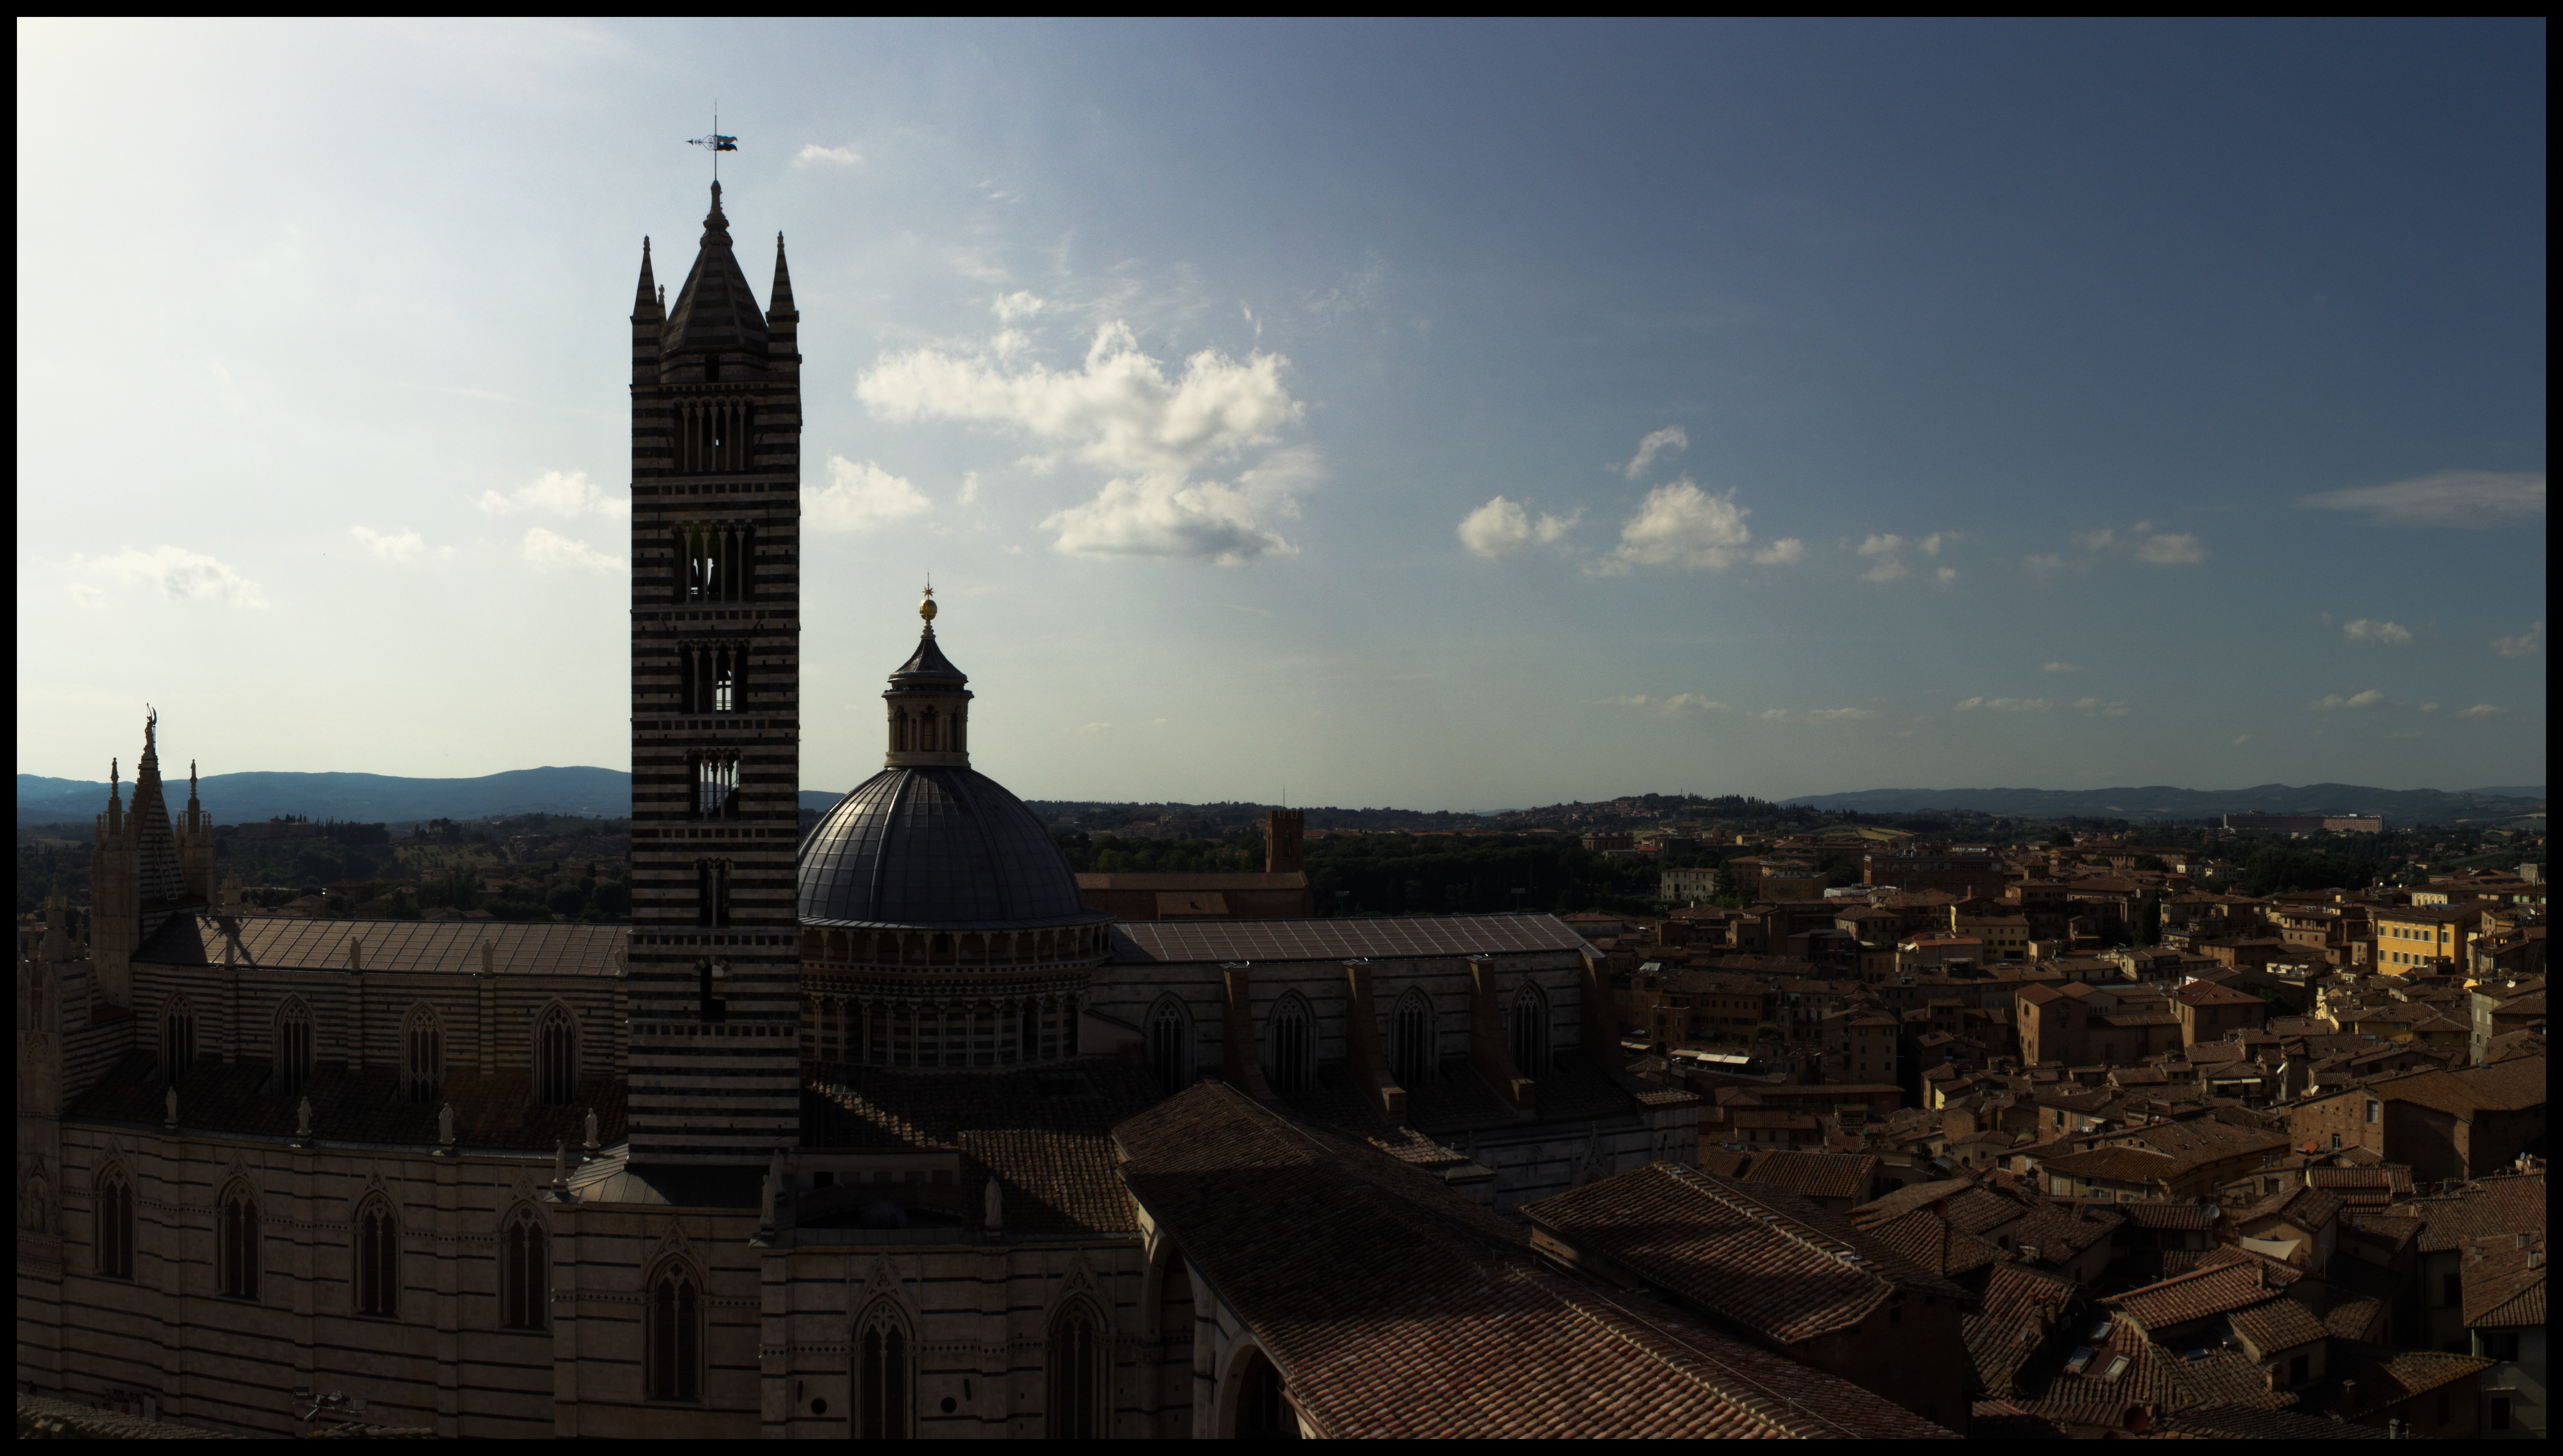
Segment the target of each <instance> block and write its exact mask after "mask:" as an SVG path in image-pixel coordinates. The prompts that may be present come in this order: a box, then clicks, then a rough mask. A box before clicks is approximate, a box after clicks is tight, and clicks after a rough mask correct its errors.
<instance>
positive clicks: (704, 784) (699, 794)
mask: <svg viewBox="0 0 2563 1456" xmlns="http://www.w3.org/2000/svg"><path fill="white" fill-rule="evenodd" d="M693 770H694V788H693V813H694V818H696V819H727V818H729V817H730V816H732V815H735V814H737V813H738V755H737V754H734V753H698V754H695V755H693Z"/></svg>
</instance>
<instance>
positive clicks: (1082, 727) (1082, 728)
mask: <svg viewBox="0 0 2563 1456" xmlns="http://www.w3.org/2000/svg"><path fill="white" fill-rule="evenodd" d="M1111 726H1112V725H1111V724H1109V723H1080V724H1078V725H1077V726H1076V727H1074V728H1071V729H1070V730H1068V731H1069V732H1071V733H1100V732H1102V731H1103V730H1104V729H1106V728H1109V727H1111Z"/></svg>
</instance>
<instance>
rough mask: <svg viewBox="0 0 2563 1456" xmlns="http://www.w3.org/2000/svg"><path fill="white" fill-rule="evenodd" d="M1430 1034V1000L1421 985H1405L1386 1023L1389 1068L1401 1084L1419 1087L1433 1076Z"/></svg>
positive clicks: (1434, 1059)
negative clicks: (1391, 1015)
mask: <svg viewBox="0 0 2563 1456" xmlns="http://www.w3.org/2000/svg"><path fill="white" fill-rule="evenodd" d="M1433 1041H1434V1037H1433V1002H1432V1001H1428V1000H1426V999H1425V996H1424V992H1423V991H1422V989H1420V988H1417V987H1409V988H1407V991H1406V995H1404V996H1402V997H1399V998H1398V999H1397V1014H1396V1017H1395V1019H1394V1020H1393V1021H1391V1023H1390V1026H1389V1042H1388V1060H1389V1070H1390V1071H1391V1072H1392V1073H1393V1074H1395V1076H1396V1077H1397V1081H1398V1085H1399V1086H1401V1087H1420V1086H1423V1085H1424V1084H1425V1083H1427V1082H1430V1081H1431V1080H1433V1070H1434V1063H1435V1062H1436V1061H1438V1060H1439V1058H1438V1057H1437V1056H1435V1054H1434V1052H1435V1048H1434V1044H1433Z"/></svg>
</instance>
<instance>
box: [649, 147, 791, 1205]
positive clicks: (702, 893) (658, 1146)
mask: <svg viewBox="0 0 2563 1456" xmlns="http://www.w3.org/2000/svg"><path fill="white" fill-rule="evenodd" d="M664 298H665V294H664V291H663V290H662V289H661V288H660V287H659V286H658V284H657V283H656V282H655V281H654V280H653V278H652V276H651V273H650V245H649V242H648V240H646V239H645V240H643V242H642V245H641V287H640V293H639V296H638V297H637V299H636V300H635V301H634V304H633V310H632V883H633V897H632V898H633V905H632V950H631V962H630V976H631V1006H632V1027H631V1099H632V1102H631V1107H632V1112H631V1119H632V1161H633V1163H635V1164H637V1165H652V1164H661V1165H664V1164H727V1165H755V1166H759V1167H761V1166H763V1165H764V1164H765V1162H766V1160H767V1159H768V1158H769V1157H770V1156H771V1155H772V1153H773V1151H774V1150H775V1149H776V1148H777V1147H781V1146H786V1145H789V1144H791V1143H794V1142H796V1141H797V1140H798V1136H799V1132H798V1129H799V1121H800V1090H799V1075H798V1073H799V1064H800V1020H801V1013H800V985H799V949H798V937H799V932H798V922H797V920H796V916H795V904H794V873H793V870H794V857H795V851H796V849H797V847H798V844H799V837H800V835H799V829H800V813H799V811H800V790H801V750H800V728H801V721H800V713H801V694H800V678H801V672H800V632H801V618H800V611H801V559H800V539H801V355H800V353H799V352H798V350H799V342H798V332H797V330H798V324H799V321H800V314H799V313H797V312H795V311H794V310H793V307H792V279H791V275H790V273H788V272H787V271H786V269H785V267H784V260H783V239H782V236H781V235H780V234H777V235H776V237H775V240H774V291H773V293H772V294H771V296H770V299H769V301H770V303H771V305H772V306H771V308H770V309H767V310H765V311H759V309H758V308H757V306H756V296H755V294H754V293H753V292H751V291H750V290H749V288H748V284H747V278H746V277H745V275H744V274H742V273H740V272H739V266H738V258H737V256H736V254H735V253H734V252H733V251H732V250H731V247H730V236H729V220H728V219H727V218H725V217H723V216H722V215H721V205H720V184H719V183H717V182H715V183H713V184H712V205H711V213H710V215H709V216H707V217H705V218H704V219H703V236H702V242H701V244H700V246H699V247H698V249H697V250H696V252H695V254H694V266H693V270H692V272H690V273H688V274H687V275H686V284H685V287H684V288H683V289H681V290H680V291H679V292H678V294H677V301H676V306H675V307H673V308H670V307H667V306H665V304H664Z"/></svg>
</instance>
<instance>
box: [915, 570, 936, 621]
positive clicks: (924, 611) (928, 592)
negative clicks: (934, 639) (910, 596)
mask: <svg viewBox="0 0 2563 1456" xmlns="http://www.w3.org/2000/svg"><path fill="white" fill-rule="evenodd" d="M916 615H917V616H919V617H922V618H924V619H925V625H926V626H927V627H932V626H933V625H934V580H933V578H931V577H928V578H927V579H926V582H925V600H924V601H922V602H919V603H917V604H916Z"/></svg>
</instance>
